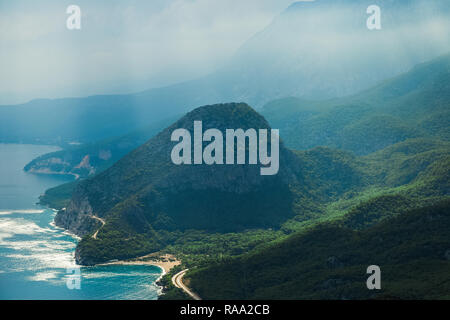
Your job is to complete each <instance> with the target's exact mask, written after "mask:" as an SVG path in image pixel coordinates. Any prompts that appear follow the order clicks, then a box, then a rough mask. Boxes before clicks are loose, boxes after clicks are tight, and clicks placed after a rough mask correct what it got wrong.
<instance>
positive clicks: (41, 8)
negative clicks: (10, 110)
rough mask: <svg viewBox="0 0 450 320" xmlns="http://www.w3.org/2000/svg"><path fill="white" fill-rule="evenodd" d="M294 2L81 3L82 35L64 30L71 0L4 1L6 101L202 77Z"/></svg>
mask: <svg viewBox="0 0 450 320" xmlns="http://www.w3.org/2000/svg"><path fill="white" fill-rule="evenodd" d="M291 2H292V1H291V0H283V1H280V0H247V1H238V0H228V1H223V0H172V1H167V0H164V1H163V0H156V1H137V0H128V1H118V0H112V1H102V2H93V1H87V0H79V1H75V2H74V3H76V4H77V5H79V6H80V8H81V11H82V30H79V31H69V30H67V29H66V27H65V26H66V21H65V20H66V18H67V17H68V16H67V14H66V12H65V10H66V7H67V6H68V5H69V4H72V3H69V2H67V1H58V2H56V1H49V0H47V1H40V2H36V3H30V2H29V1H23V0H18V1H14V3H8V4H4V3H3V2H2V4H0V8H1V10H0V12H1V13H0V46H1V47H2V50H1V52H0V69H1V70H2V74H1V76H0V88H1V92H0V103H5V101H4V100H5V97H6V96H7V93H8V94H9V96H10V97H14V98H15V99H14V100H17V97H19V100H24V99H30V98H38V97H63V96H82V95H89V94H97V93H114V92H117V93H120V92H130V91H139V90H144V89H147V88H149V87H151V86H161V85H164V84H168V83H173V82H177V81H182V80H185V79H190V78H195V77H198V76H200V75H203V74H206V73H209V72H211V71H213V70H214V69H216V68H218V67H220V65H222V64H223V63H224V61H226V60H227V59H228V58H229V57H230V56H231V55H232V54H233V53H234V52H235V51H236V50H237V49H238V48H239V47H240V46H241V45H242V44H243V43H244V42H245V41H246V39H248V38H250V37H251V36H252V35H253V34H255V33H256V32H258V31H260V30H261V29H262V28H264V27H265V26H266V25H267V24H268V23H270V21H271V20H272V19H273V18H274V17H275V16H276V15H277V14H278V13H279V12H280V11H282V10H283V9H284V8H285V7H287V6H288V5H289V4H290V3H291ZM5 48H6V49H5ZM20 97H21V98H20ZM2 98H3V99H2ZM11 102H17V101H11Z"/></svg>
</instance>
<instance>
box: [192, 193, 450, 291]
mask: <svg viewBox="0 0 450 320" xmlns="http://www.w3.org/2000/svg"><path fill="white" fill-rule="evenodd" d="M367 213H370V211H369V212H368V211H363V210H361V208H360V211H359V213H356V212H353V213H352V215H351V218H350V219H351V220H356V221H359V219H355V215H362V217H361V218H364V215H366V214H367ZM345 222H346V221H344V223H343V225H341V224H337V223H331V222H328V223H323V224H319V225H317V226H315V227H313V228H308V229H305V230H304V231H302V232H298V233H296V234H294V235H292V236H290V237H289V238H288V239H286V240H285V241H282V242H278V243H274V244H272V245H271V246H270V247H268V248H264V249H261V250H254V251H252V252H251V253H248V254H244V255H242V256H239V257H236V258H230V259H228V260H227V261H222V262H220V263H217V264H213V265H209V266H206V267H202V268H199V269H196V270H193V271H191V272H188V274H187V275H186V277H187V278H188V279H190V281H191V282H190V284H191V287H192V288H194V290H196V292H198V293H199V295H200V296H201V297H202V298H205V299H377V298H379V299H386V298H395V299H448V298H450V296H449V295H448V293H449V292H450V282H449V281H448V279H450V261H449V259H450V237H449V236H448V230H449V228H450V201H444V202H441V203H438V204H436V205H434V206H430V207H423V208H420V209H415V210H411V211H407V212H405V213H403V214H402V215H399V216H396V217H393V218H391V219H388V220H385V221H383V222H381V223H379V224H377V225H375V226H373V227H370V228H368V229H365V230H363V231H355V230H353V229H350V228H348V227H346V226H345V225H346V224H348V223H345ZM350 225H351V223H350ZM372 264H376V265H379V266H380V267H381V269H382V290H380V291H370V290H367V288H366V281H365V280H366V279H367V277H368V275H366V268H367V267H368V266H369V265H372ZM445 280H447V281H445Z"/></svg>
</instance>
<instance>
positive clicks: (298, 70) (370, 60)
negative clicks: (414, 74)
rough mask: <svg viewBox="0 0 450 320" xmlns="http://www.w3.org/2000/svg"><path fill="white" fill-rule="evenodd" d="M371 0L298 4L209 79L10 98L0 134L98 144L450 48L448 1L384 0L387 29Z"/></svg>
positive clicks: (370, 78)
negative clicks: (373, 26) (198, 111)
mask: <svg viewBox="0 0 450 320" xmlns="http://www.w3.org/2000/svg"><path fill="white" fill-rule="evenodd" d="M372 2H373V1H366V0H364V1H350V0H346V1H332V0H317V1H314V2H298V3H294V4H293V5H291V6H290V7H289V8H287V9H286V10H285V11H284V12H283V13H282V14H280V15H279V16H278V17H277V18H275V19H274V21H273V22H272V23H271V24H270V25H269V26H268V27H267V28H265V29H264V30H263V31H261V32H260V33H258V34H256V35H255V36H254V37H253V38H251V39H250V40H248V41H247V42H246V43H245V44H244V45H243V46H242V47H241V48H240V49H239V50H238V52H237V53H236V54H235V55H234V56H233V57H232V59H231V60H230V61H229V62H228V63H227V64H226V65H225V66H223V67H222V68H221V69H219V70H218V71H216V72H214V73H213V74H211V75H208V76H206V77H203V78H201V79H197V80H193V81H188V82H185V83H180V84H175V85H171V86H167V87H163V88H155V89H151V90H147V91H144V92H140V93H135V94H128V95H105V96H92V97H86V98H67V99H55V100H49V99H41V100H34V101H31V102H28V103H25V104H21V105H17V106H2V107H0V137H1V138H0V139H1V140H0V142H26V143H47V144H59V145H66V144H67V143H70V142H81V143H93V142H97V141H99V140H102V139H108V138H111V137H117V136H121V135H124V134H128V133H129V132H131V131H134V130H137V129H138V128H143V127H147V126H149V125H150V124H151V123H154V122H157V121H160V120H164V119H167V118H170V117H173V116H176V115H179V114H183V113H185V112H187V111H189V110H192V109H193V108H195V107H197V106H200V105H206V104H214V103H220V102H229V101H245V102H247V103H249V104H251V105H253V106H255V107H256V108H259V107H261V106H262V105H264V104H265V103H267V102H269V101H271V100H274V99H277V98H284V97H287V96H295V97H300V98H303V99H323V98H332V97H336V96H345V95H349V94H353V93H357V92H359V91H361V90H363V89H366V88H369V87H371V86H373V85H375V84H376V83H378V82H380V81H382V80H385V79H387V78H389V77H392V76H395V75H398V74H400V73H402V72H405V71H407V70H408V69H410V68H411V67H412V66H414V65H416V64H417V63H420V62H423V61H426V60H429V59H431V58H434V57H436V56H438V55H441V54H444V53H446V52H449V51H450V40H449V39H450V31H449V30H450V26H449V21H450V19H449V8H448V3H447V1H446V0H434V1H425V0H415V1H412V0H410V1H409V0H408V1H393V0H380V1H377V4H378V5H380V6H381V8H382V13H383V16H382V17H383V29H382V30H380V31H370V30H368V29H367V28H366V19H367V17H368V15H367V13H366V9H367V6H368V5H370V4H373V3H372Z"/></svg>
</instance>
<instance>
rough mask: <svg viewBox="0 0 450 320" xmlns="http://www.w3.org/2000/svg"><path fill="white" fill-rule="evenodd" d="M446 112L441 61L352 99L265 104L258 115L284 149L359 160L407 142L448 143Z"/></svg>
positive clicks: (446, 75) (448, 89)
mask: <svg viewBox="0 0 450 320" xmlns="http://www.w3.org/2000/svg"><path fill="white" fill-rule="evenodd" d="M449 110H450V55H446V56H443V57H440V58H437V59H435V60H433V61H431V62H427V63H423V64H420V65H418V66H416V67H414V68H413V69H412V70H411V71H409V72H408V73H406V74H403V75H401V76H399V77H396V78H394V79H391V80H388V81H385V82H383V83H382V84H380V85H378V86H376V87H374V88H372V89H369V90H367V91H364V92H362V93H359V94H357V95H354V96H350V97H345V98H338V99H332V100H327V101H305V100H302V99H297V98H286V99H281V100H276V101H273V102H270V103H268V104H266V105H265V106H264V107H263V108H262V110H261V113H262V115H263V116H264V117H265V118H266V119H267V120H268V121H269V123H270V124H271V125H272V126H273V127H274V128H279V129H280V134H281V136H282V138H283V139H284V141H285V143H286V145H287V146H288V147H290V148H293V149H297V150H301V149H310V148H313V147H315V146H329V147H333V148H338V149H344V150H349V151H353V152H355V153H356V154H360V155H365V154H369V153H372V152H374V151H378V150H381V149H383V148H385V147H387V146H389V145H392V144H395V143H397V142H401V141H405V140H407V139H412V138H432V139H434V138H437V139H440V140H445V141H448V140H449V138H450V136H449V134H450V133H449V130H448V128H449V126H450V120H449V119H450V114H449V112H450V111H449Z"/></svg>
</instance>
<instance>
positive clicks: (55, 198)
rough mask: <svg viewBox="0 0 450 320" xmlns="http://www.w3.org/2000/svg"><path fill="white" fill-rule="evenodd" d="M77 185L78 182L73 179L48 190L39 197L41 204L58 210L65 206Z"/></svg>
mask: <svg viewBox="0 0 450 320" xmlns="http://www.w3.org/2000/svg"><path fill="white" fill-rule="evenodd" d="M76 185H77V182H76V181H73V182H68V183H64V184H62V185H60V186H57V187H54V188H50V189H48V190H46V191H45V194H43V195H41V196H40V197H39V204H41V205H43V206H49V207H50V208H53V209H58V210H60V209H62V208H65V207H66V206H67V205H68V204H69V202H70V198H71V196H72V192H73V189H74V188H75V186H76Z"/></svg>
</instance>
